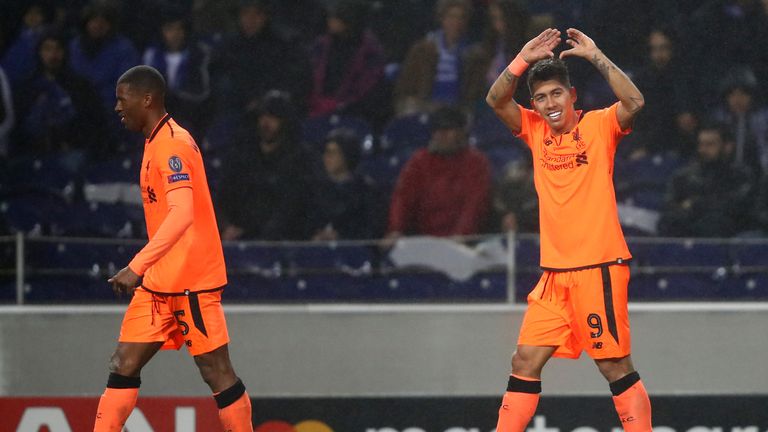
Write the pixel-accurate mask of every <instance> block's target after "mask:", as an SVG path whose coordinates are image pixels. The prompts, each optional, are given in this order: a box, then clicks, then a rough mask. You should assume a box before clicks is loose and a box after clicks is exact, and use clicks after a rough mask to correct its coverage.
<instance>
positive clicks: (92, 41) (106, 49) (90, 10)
mask: <svg viewBox="0 0 768 432" xmlns="http://www.w3.org/2000/svg"><path fill="white" fill-rule="evenodd" d="M82 16H83V21H82V28H81V33H80V35H78V36H76V37H75V38H74V39H72V41H71V42H70V44H69V62H70V67H71V68H72V70H73V71H74V72H75V73H77V74H79V75H80V76H83V77H85V78H86V79H87V80H88V81H90V83H91V85H92V86H93V87H94V88H95V89H96V92H97V93H98V94H99V97H100V98H101V101H102V105H103V107H104V108H105V109H106V110H108V111H107V112H111V111H112V109H113V108H114V105H115V83H116V82H117V79H118V78H120V75H122V74H123V72H125V71H126V70H128V69H130V68H131V67H133V66H136V65H137V64H138V63H139V53H138V51H136V48H135V47H134V45H133V43H132V42H131V41H130V40H129V39H128V38H126V37H125V36H123V35H122V34H120V33H119V32H118V27H117V25H118V22H119V21H120V17H119V15H118V10H117V8H115V7H114V6H113V5H112V4H111V3H103V2H93V3H91V4H89V5H88V6H86V7H85V8H84V9H83V14H82ZM112 117H114V118H117V116H112ZM112 117H110V118H112ZM114 121H115V126H117V127H119V125H118V124H117V120H114Z"/></svg>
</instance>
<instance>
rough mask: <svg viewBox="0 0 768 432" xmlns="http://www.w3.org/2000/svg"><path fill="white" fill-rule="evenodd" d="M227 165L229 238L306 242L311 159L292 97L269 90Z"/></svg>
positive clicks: (223, 197) (224, 221)
mask: <svg viewBox="0 0 768 432" xmlns="http://www.w3.org/2000/svg"><path fill="white" fill-rule="evenodd" d="M251 116H252V117H251V119H252V121H251V122H249V123H246V124H245V125H244V126H245V127H244V128H243V130H242V131H241V132H240V136H239V138H238V139H236V141H235V142H234V143H233V144H234V145H233V146H232V148H231V149H230V152H229V154H228V156H227V157H226V158H225V160H224V163H223V168H222V169H223V176H222V180H221V187H220V190H219V195H218V198H219V199H218V203H219V205H220V208H219V220H220V221H221V226H222V234H221V237H222V239H223V240H237V239H262V240H306V239H307V238H309V235H308V232H307V231H308V230H307V228H306V227H307V215H308V202H309V200H310V196H309V188H310V184H311V182H310V173H311V172H312V170H311V167H310V163H309V158H308V157H307V156H306V154H305V152H304V150H303V148H302V145H301V142H300V141H299V140H300V131H299V123H298V120H297V115H296V112H295V106H294V104H293V102H292V101H291V99H290V97H289V95H288V94H287V93H285V92H281V91H278V90H274V91H270V92H267V94H266V95H265V96H264V97H263V98H262V101H261V103H260V104H259V106H258V109H257V110H256V111H255V112H252V113H251Z"/></svg>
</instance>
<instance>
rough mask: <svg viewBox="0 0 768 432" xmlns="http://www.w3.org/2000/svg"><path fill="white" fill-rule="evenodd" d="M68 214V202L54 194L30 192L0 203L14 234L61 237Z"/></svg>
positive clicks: (1, 213) (0, 208) (0, 213)
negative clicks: (62, 225) (17, 232)
mask: <svg viewBox="0 0 768 432" xmlns="http://www.w3.org/2000/svg"><path fill="white" fill-rule="evenodd" d="M68 213H69V205H68V204H67V202H66V201H65V200H64V198H63V197H62V196H61V195H59V194H56V193H53V192H45V191H29V192H27V193H18V194H14V195H13V196H11V197H7V198H4V199H2V201H0V215H2V217H3V218H4V219H5V221H6V224H7V225H8V228H9V229H10V230H11V231H14V232H16V231H19V232H24V233H30V234H37V235H40V234H52V235H60V234H62V233H63V232H62V231H63V229H62V228H61V224H63V223H66V222H67V221H68V219H67V215H68Z"/></svg>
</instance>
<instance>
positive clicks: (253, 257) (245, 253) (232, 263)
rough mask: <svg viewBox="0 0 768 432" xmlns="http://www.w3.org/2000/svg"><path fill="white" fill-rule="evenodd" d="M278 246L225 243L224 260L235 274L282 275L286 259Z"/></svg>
mask: <svg viewBox="0 0 768 432" xmlns="http://www.w3.org/2000/svg"><path fill="white" fill-rule="evenodd" d="M283 255H284V254H283V251H282V248H280V247H278V246H263V245H255V244H252V243H246V242H226V243H224V259H225V261H226V263H227V269H228V270H234V271H235V272H238V271H240V272H242V271H246V272H257V273H259V272H264V273H268V274H273V273H276V274H277V275H279V274H280V273H282V271H283V268H284V267H285V265H284V262H285V258H284V256H283Z"/></svg>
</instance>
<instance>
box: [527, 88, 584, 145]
mask: <svg viewBox="0 0 768 432" xmlns="http://www.w3.org/2000/svg"><path fill="white" fill-rule="evenodd" d="M531 100H532V103H533V108H534V109H535V110H536V111H538V113H539V114H541V116H542V117H543V118H544V120H546V122H547V124H549V127H550V129H552V131H553V132H555V133H563V132H568V131H569V130H571V129H572V128H573V127H574V126H575V125H576V120H577V119H576V110H575V108H574V106H573V104H574V103H575V102H576V89H575V88H573V87H571V88H568V87H566V86H565V84H563V83H561V82H560V81H557V80H548V81H541V82H538V83H536V84H535V86H534V88H533V97H532V98H531Z"/></svg>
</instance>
